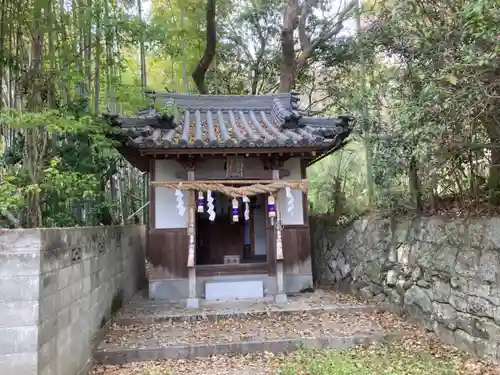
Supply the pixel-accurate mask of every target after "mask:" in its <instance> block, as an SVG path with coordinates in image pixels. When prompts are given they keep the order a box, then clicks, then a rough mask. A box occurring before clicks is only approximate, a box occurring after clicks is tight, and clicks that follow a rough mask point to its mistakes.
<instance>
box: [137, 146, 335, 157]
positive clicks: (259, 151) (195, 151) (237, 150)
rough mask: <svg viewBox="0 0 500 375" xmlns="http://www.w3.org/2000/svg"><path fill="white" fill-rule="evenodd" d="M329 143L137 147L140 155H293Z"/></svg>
mask: <svg viewBox="0 0 500 375" xmlns="http://www.w3.org/2000/svg"><path fill="white" fill-rule="evenodd" d="M331 146H332V145H331V144H329V143H328V144H325V145H320V146H309V147H306V146H304V147H252V148H250V147H230V148H190V147H186V148H181V147H172V148H139V149H138V150H139V152H140V153H141V154H142V155H149V154H154V153H157V154H158V155H160V154H163V155H213V156H215V155H221V156H223V155H245V156H250V155H266V156H268V155H279V154H280V153H283V155H287V156H295V155H300V154H301V153H307V154H314V155H316V154H317V153H322V152H323V151H327V150H329V149H330V148H331Z"/></svg>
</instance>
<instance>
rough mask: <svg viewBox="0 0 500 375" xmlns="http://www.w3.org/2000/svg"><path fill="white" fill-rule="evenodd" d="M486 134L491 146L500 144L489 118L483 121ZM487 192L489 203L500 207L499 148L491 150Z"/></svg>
mask: <svg viewBox="0 0 500 375" xmlns="http://www.w3.org/2000/svg"><path fill="white" fill-rule="evenodd" d="M483 123H484V124H485V128H486V132H487V133H488V137H489V138H490V142H491V143H493V144H500V131H499V130H498V129H497V128H496V126H495V124H494V121H492V119H489V118H485V119H484V120H483ZM488 190H489V195H490V202H491V203H492V204H494V205H500V148H496V147H493V148H491V164H490V170H489V175H488Z"/></svg>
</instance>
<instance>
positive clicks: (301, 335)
mask: <svg viewBox="0 0 500 375" xmlns="http://www.w3.org/2000/svg"><path fill="white" fill-rule="evenodd" d="M384 315H385V314H381V313H373V312H371V313H368V312H358V313H344V312H342V313H340V312H339V311H336V312H333V311H326V310H323V311H319V310H318V311H313V312H311V311H307V312H304V311H303V312H302V313H298V312H296V313H294V314H276V315H271V316H269V315H258V316H257V315H245V316H243V315H241V316H240V315H237V316H234V315H233V316H223V317H220V316H219V318H212V319H203V320H190V321H186V320H169V321H162V322H152V323H140V324H134V325H119V324H116V323H115V324H113V325H111V327H110V329H109V331H108V333H107V334H106V336H105V337H104V339H103V340H102V342H101V344H100V345H98V347H96V349H95V353H94V359H95V361H96V363H100V364H122V363H127V362H136V361H151V360H157V359H193V358H199V357H207V356H211V355H215V354H226V355H234V354H246V353H254V352H264V351H268V352H289V351H293V350H297V349H300V348H311V349H335V348H345V347H348V346H352V345H358V344H367V343H373V342H378V341H384V340H390V339H394V338H395V337H400V334H399V333H398V331H397V328H396V327H394V324H392V323H391V320H390V319H389V320H388V319H387V318H386V317H384Z"/></svg>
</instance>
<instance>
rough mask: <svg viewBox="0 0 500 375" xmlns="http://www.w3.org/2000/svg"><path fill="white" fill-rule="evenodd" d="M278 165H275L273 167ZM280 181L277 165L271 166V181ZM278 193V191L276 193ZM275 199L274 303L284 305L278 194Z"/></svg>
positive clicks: (281, 224) (285, 299) (284, 294)
mask: <svg viewBox="0 0 500 375" xmlns="http://www.w3.org/2000/svg"><path fill="white" fill-rule="evenodd" d="M276 164H278V163H275V165H276ZM279 179H280V170H279V165H276V166H274V165H273V180H279ZM278 193H279V191H278ZM278 193H277V194H276V197H275V206H276V224H275V226H274V228H275V229H274V233H275V236H274V239H275V249H276V296H275V297H274V301H275V302H276V303H286V302H287V297H286V293H285V280H284V266H283V242H282V229H283V223H282V216H281V210H280V204H279V194H278Z"/></svg>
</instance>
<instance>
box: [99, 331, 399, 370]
mask: <svg viewBox="0 0 500 375" xmlns="http://www.w3.org/2000/svg"><path fill="white" fill-rule="evenodd" d="M402 336H403V333H402V332H394V333H385V332H377V333H375V332H366V333H362V332H361V333H357V334H354V335H350V336H343V337H320V338H300V339H283V340H267V341H236V342H231V343H210V344H193V345H175V346H169V347H151V348H130V349H128V348H118V349H112V350H108V351H103V350H96V351H95V352H94V362H95V363H96V364H102V365H123V364H126V363H133V362H142V361H158V360H168V359H173V360H188V359H196V358H207V357H210V356H213V355H238V354H249V353H258V352H269V353H289V352H292V351H295V350H303V349H313V350H317V349H345V348H349V347H352V346H356V345H369V344H374V343H387V342H391V341H396V340H398V339H400V338H401V337H402Z"/></svg>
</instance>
